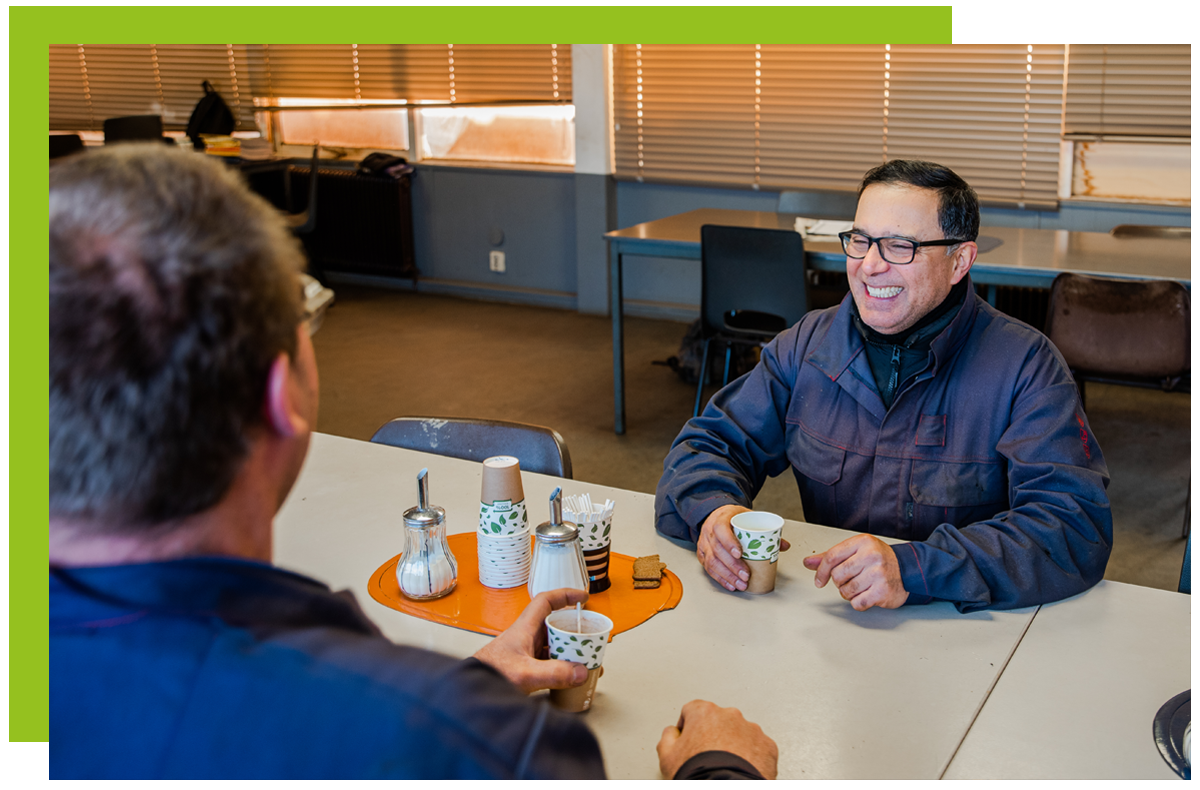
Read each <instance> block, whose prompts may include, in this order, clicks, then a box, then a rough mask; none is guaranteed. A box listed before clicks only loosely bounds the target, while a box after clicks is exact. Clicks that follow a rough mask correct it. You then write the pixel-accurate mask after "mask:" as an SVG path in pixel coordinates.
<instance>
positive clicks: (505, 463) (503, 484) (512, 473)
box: [479, 455, 525, 505]
mask: <svg viewBox="0 0 1200 790" xmlns="http://www.w3.org/2000/svg"><path fill="white" fill-rule="evenodd" d="M497 500H500V501H504V500H507V501H509V502H524V501H525V489H524V488H522V487H521V462H520V461H518V460H517V459H516V458H514V457H513V456H511V455H496V456H493V457H491V458H487V459H484V462H483V486H482V490H481V491H480V496H479V501H480V502H482V503H483V504H485V505H490V504H492V503H493V502H495V501H497Z"/></svg>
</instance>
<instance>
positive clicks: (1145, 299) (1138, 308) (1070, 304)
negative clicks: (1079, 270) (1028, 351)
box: [1046, 272, 1191, 408]
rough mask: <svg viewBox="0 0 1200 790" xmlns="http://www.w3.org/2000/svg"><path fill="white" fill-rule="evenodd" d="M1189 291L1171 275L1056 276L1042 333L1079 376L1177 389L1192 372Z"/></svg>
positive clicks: (1081, 391)
mask: <svg viewBox="0 0 1200 790" xmlns="http://www.w3.org/2000/svg"><path fill="white" fill-rule="evenodd" d="M1190 324H1191V297H1190V295H1189V294H1188V290H1187V289H1186V288H1184V287H1183V285H1182V284H1180V283H1177V282H1175V281H1173V280H1112V279H1106V278H1101V277H1089V276H1087V275H1082V274H1071V273H1068V272H1064V273H1063V274H1060V275H1058V276H1057V277H1055V278H1054V284H1053V285H1052V286H1051V288H1050V305H1049V308H1048V311H1047V316H1046V335H1047V337H1049V338H1050V340H1051V342H1053V343H1054V345H1055V346H1056V347H1057V348H1058V350H1059V351H1060V352H1062V355H1063V358H1064V359H1066V361H1067V365H1069V366H1070V368H1071V372H1072V374H1073V375H1074V376H1075V382H1076V384H1077V385H1078V387H1079V397H1080V399H1081V400H1083V401H1084V406H1085V408H1086V406H1087V403H1086V392H1085V389H1084V382H1085V381H1099V382H1104V383H1109V384H1126V385H1131V386H1140V387H1154V388H1161V389H1163V390H1167V391H1169V390H1173V389H1176V388H1177V387H1178V386H1179V385H1180V383H1181V382H1183V381H1185V380H1186V381H1188V382H1189V383H1190V378H1191V327H1190Z"/></svg>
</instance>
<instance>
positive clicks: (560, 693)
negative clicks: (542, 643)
mask: <svg viewBox="0 0 1200 790" xmlns="http://www.w3.org/2000/svg"><path fill="white" fill-rule="evenodd" d="M612 629H613V621H612V620H610V619H608V618H607V617H606V616H604V615H602V614H600V613H599V612H591V611H587V610H584V611H582V612H577V611H576V610H575V609H559V610H558V611H557V612H551V613H550V614H549V615H548V616H547V617H546V641H547V642H548V643H549V645H550V657H551V658H553V659H558V660H560V661H574V662H576V663H579V664H583V665H584V666H586V667H587V668H588V677H587V681H586V682H585V683H584V684H583V685H582V686H576V687H574V688H569V689H552V690H551V691H550V702H551V703H553V704H554V705H555V706H557V707H559V708H562V709H563V710H569V711H575V712H579V711H585V710H588V709H589V708H590V707H591V706H592V700H593V697H594V696H595V693H596V681H597V680H598V679H599V677H600V675H602V674H603V673H604V670H603V669H602V668H601V664H602V663H603V661H604V650H605V648H606V647H607V646H608V635H609V634H610V633H612Z"/></svg>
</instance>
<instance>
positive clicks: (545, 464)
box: [371, 417, 571, 480]
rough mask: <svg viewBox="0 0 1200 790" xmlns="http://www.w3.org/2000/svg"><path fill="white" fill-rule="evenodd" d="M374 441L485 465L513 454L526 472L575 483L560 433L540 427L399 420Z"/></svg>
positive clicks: (458, 420)
mask: <svg viewBox="0 0 1200 790" xmlns="http://www.w3.org/2000/svg"><path fill="white" fill-rule="evenodd" d="M371 441H373V442H376V443H379V444H389V445H391V446H392V447H403V448H404V449H406V450H419V451H421V452H425V453H435V454H437V455H447V456H450V457H451V458H463V459H465V460H467V461H483V460H484V459H485V458H491V457H492V456H494V455H512V456H516V458H517V459H518V460H519V461H520V462H521V469H522V470H523V471H526V472H535V473H538V474H543V475H553V476H555V477H565V478H567V479H568V480H570V479H571V453H570V452H568V451H567V443H566V442H565V441H563V438H562V436H560V435H559V433H558V431H555V430H553V429H552V428H543V427H542V426H540V425H527V424H525V423H520V422H504V421H502V420H472V419H464V418H461V417H397V418H396V419H394V420H391V421H390V422H386V423H384V424H383V427H381V428H380V429H379V430H378V431H376V432H375V435H374V436H372V437H371Z"/></svg>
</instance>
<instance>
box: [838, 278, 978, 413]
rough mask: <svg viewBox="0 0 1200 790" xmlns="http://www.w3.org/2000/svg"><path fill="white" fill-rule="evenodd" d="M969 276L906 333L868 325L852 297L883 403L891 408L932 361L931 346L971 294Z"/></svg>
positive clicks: (851, 301)
mask: <svg viewBox="0 0 1200 790" xmlns="http://www.w3.org/2000/svg"><path fill="white" fill-rule="evenodd" d="M967 287H968V278H966V277H964V278H962V279H961V280H959V281H958V282H957V283H955V284H954V286H953V287H952V288H951V289H950V293H949V294H948V295H947V296H946V298H945V299H943V300H942V302H941V304H939V305H938V306H937V307H935V308H933V309H932V310H930V311H929V312H928V313H927V314H926V315H925V316H924V317H923V318H921V320H920V321H918V322H917V323H915V324H913V325H912V326H911V327H909V328H908V329H905V330H904V331H903V332H897V333H896V334H894V335H885V334H883V333H881V332H876V331H875V330H874V329H872V328H871V327H869V326H867V325H866V324H865V323H864V322H863V320H862V318H861V317H860V316H859V314H858V304H857V303H856V302H855V301H854V300H853V299H851V300H850V309H851V316H852V318H853V319H854V328H855V329H857V330H858V333H859V334H860V335H861V336H862V339H863V343H864V344H865V346H866V350H867V362H868V363H869V364H870V366H871V375H872V376H873V377H874V379H875V391H876V392H878V393H879V397H880V398H882V399H883V405H884V407H886V408H889V409H890V408H891V407H892V403H893V402H894V401H895V400H896V393H898V392H899V391H900V388H901V387H902V386H903V385H904V384H905V383H906V382H907V381H908V380H909V379H911V378H912V377H913V376H915V375H917V374H918V373H920V372H921V371H922V370H924V369H925V366H926V365H927V364H928V363H929V347H930V345H931V344H932V343H933V339H934V338H936V337H937V336H938V335H940V334H941V333H942V330H943V329H945V328H946V327H947V326H949V325H950V322H951V321H953V320H954V316H955V315H957V314H958V308H961V307H962V304H963V301H964V300H965V298H966V295H967Z"/></svg>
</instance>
